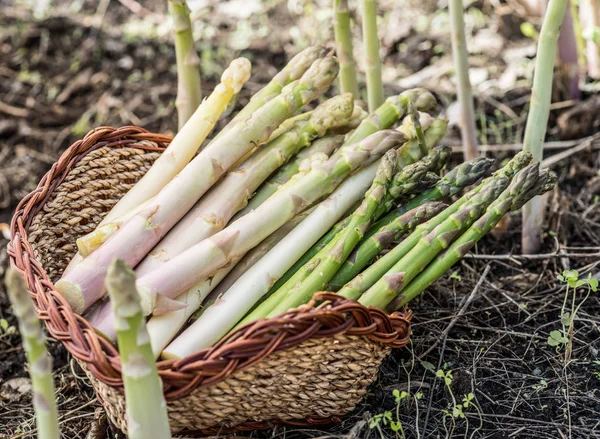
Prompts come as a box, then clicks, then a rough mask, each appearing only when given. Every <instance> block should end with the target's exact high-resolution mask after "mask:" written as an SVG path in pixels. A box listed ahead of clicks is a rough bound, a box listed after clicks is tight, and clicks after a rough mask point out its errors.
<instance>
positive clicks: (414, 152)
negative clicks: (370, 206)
mask: <svg viewBox="0 0 600 439" xmlns="http://www.w3.org/2000/svg"><path fill="white" fill-rule="evenodd" d="M446 126H447V121H445V120H441V119H435V120H433V122H432V123H431V126H430V127H429V129H428V130H427V131H426V132H425V142H426V145H427V146H428V147H429V148H433V147H434V146H435V145H436V144H437V143H438V142H439V141H440V140H441V138H442V137H443V136H444V133H445V132H446ZM402 149H403V152H404V154H402V155H401V157H402V158H403V162H402V163H400V166H399V167H403V166H404V165H406V164H408V163H411V162H412V161H414V160H418V159H420V158H421V157H422V155H423V153H424V152H423V149H422V148H421V147H420V146H419V142H418V140H417V139H411V140H410V141H409V142H408V143H407V144H406V145H404V146H403V147H402ZM345 221H346V220H344V221H340V222H339V223H338V224H336V225H335V226H333V227H332V228H331V229H330V230H329V231H328V232H327V233H326V234H325V235H324V236H322V237H321V239H320V240H319V241H318V242H317V243H315V244H314V245H313V246H312V247H311V248H310V249H308V251H306V253H304V255H302V256H301V257H300V258H298V260H297V261H296V262H295V263H294V264H293V265H292V266H291V267H290V268H289V270H288V271H287V272H286V273H285V274H284V275H283V276H281V277H280V278H279V280H277V282H275V284H274V285H273V286H272V288H271V289H270V290H269V292H268V293H267V295H268V296H270V295H271V294H272V293H274V292H275V291H277V290H278V289H279V288H281V286H282V285H283V284H285V283H286V282H287V281H288V280H289V279H290V278H291V277H292V276H293V275H294V274H295V273H296V272H297V271H298V270H299V269H300V268H301V267H302V266H303V265H304V264H306V263H307V262H308V261H310V260H311V259H312V258H313V257H314V256H315V255H316V254H317V253H318V252H320V251H321V250H322V249H323V247H325V246H326V245H327V244H328V243H329V242H330V241H331V240H332V239H333V238H334V237H335V236H336V235H337V234H338V233H339V232H340V230H342V227H343V225H344V224H345ZM388 222H389V221H388Z"/></svg>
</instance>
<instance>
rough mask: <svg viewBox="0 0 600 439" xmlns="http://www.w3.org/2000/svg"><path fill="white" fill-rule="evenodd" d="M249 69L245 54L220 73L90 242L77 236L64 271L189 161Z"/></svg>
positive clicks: (242, 82)
mask: <svg viewBox="0 0 600 439" xmlns="http://www.w3.org/2000/svg"><path fill="white" fill-rule="evenodd" d="M250 70H251V66H250V61H248V60H247V59H246V58H237V59H235V60H233V61H232V62H231V64H230V65H229V67H228V68H227V69H225V71H224V72H223V75H222V76H221V83H220V84H219V85H218V86H217V87H215V89H214V90H213V92H212V93H211V95H210V96H209V97H208V98H206V99H205V100H204V101H203V102H202V104H200V106H199V107H198V108H197V109H196V111H195V112H194V113H193V114H192V116H191V118H190V119H189V120H188V122H187V123H186V124H185V125H184V126H183V127H182V128H181V130H180V131H179V133H177V135H176V136H175V138H174V139H173V141H172V142H171V143H170V144H169V146H168V147H167V149H166V150H165V151H164V152H163V153H162V154H161V156H160V157H159V158H158V159H157V160H156V161H155V162H154V164H153V165H152V167H151V168H150V169H149V170H148V172H146V174H145V175H144V176H143V177H142V179H141V180H140V181H139V182H138V183H137V184H136V185H135V186H133V187H132V188H131V189H130V190H129V192H127V193H126V194H125V195H124V196H123V198H121V199H120V200H119V202H118V203H117V204H115V206H114V207H113V208H112V209H111V211H110V212H109V213H108V214H107V215H106V217H104V219H103V220H102V222H101V223H100V224H99V225H98V228H96V231H98V232H97V233H96V232H92V233H91V234H88V235H87V239H89V241H90V243H89V244H86V241H85V239H84V241H83V242H82V243H81V245H80V242H79V241H80V240H78V243H77V245H78V248H79V251H80V253H81V255H79V256H76V257H74V258H73V259H72V260H71V262H70V264H69V266H68V267H67V269H66V270H65V273H67V272H68V271H70V270H71V269H72V268H73V267H74V266H75V265H77V264H78V263H79V262H81V260H82V259H83V258H82V256H84V257H85V256H87V255H88V254H89V253H90V252H91V251H92V250H94V249H95V248H97V247H98V246H99V245H100V244H102V243H103V242H105V241H106V240H107V239H108V238H109V237H110V236H111V235H112V233H114V231H115V230H116V229H118V227H119V226H120V223H122V221H121V222H119V221H118V219H119V217H121V216H123V215H127V214H128V213H129V212H131V211H132V210H134V209H135V208H137V207H139V206H140V205H142V204H143V203H144V202H146V201H148V200H149V199H150V198H152V197H153V196H155V195H156V194H157V193H158V192H159V191H160V190H161V189H162V188H163V187H164V186H165V185H166V184H167V183H168V182H169V181H171V180H172V179H173V177H175V175H177V174H178V173H179V172H180V171H181V170H182V169H183V168H184V167H185V166H186V165H187V164H188V163H189V162H190V160H191V159H192V158H193V157H194V154H196V151H198V148H199V147H200V145H202V142H203V141H204V140H205V139H206V136H208V134H209V133H210V131H211V130H212V129H213V127H214V126H215V123H216V122H217V120H219V116H220V115H221V113H223V111H224V110H225V108H227V104H228V103H229V101H231V98H232V97H233V96H234V95H235V94H237V93H239V91H240V89H241V88H242V86H243V85H244V84H245V83H246V81H248V79H249V78H250ZM113 220H117V221H116V224H111V223H112V222H113ZM104 225H106V226H105V227H104V228H103V227H102V226H104ZM111 232H112V233H111ZM90 235H91V236H90Z"/></svg>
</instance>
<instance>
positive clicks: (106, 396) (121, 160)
mask: <svg viewBox="0 0 600 439" xmlns="http://www.w3.org/2000/svg"><path fill="white" fill-rule="evenodd" d="M170 140H171V139H170V138H169V137H167V136H162V135H157V134H151V133H148V132H147V131H145V130H143V129H141V128H137V127H123V128H119V129H114V128H106V127H103V128H98V129H96V130H94V131H92V132H90V133H89V134H88V135H86V136H85V138H84V139H83V140H81V141H78V142H76V143H75V144H73V145H72V146H71V147H70V148H69V149H68V150H67V151H66V152H65V153H64V154H63V155H62V156H61V158H60V159H59V161H58V162H57V163H56V164H54V166H52V168H51V169H50V171H49V172H48V173H47V174H46V175H45V176H44V178H43V179H42V180H41V182H40V184H39V186H38V188H37V189H36V190H35V191H33V192H32V193H31V194H29V195H28V196H27V197H25V199H23V200H22V201H21V203H20V204H19V206H18V208H17V211H16V213H15V216H14V218H13V221H12V237H13V238H12V241H11V242H10V244H9V247H8V251H9V255H10V258H11V262H12V264H13V266H14V267H15V268H16V269H17V270H19V271H20V272H23V273H24V274H25V277H26V281H27V285H28V288H29V290H30V291H31V294H32V296H33V298H34V301H35V305H36V308H37V311H38V314H39V316H40V318H41V319H42V320H43V321H44V322H45V324H46V327H47V329H48V331H49V333H50V334H51V336H52V337H54V338H55V339H57V340H60V341H61V342H62V343H63V344H64V345H65V347H66V349H67V350H68V351H69V352H70V353H71V355H72V356H73V357H74V358H75V359H76V360H77V361H78V362H79V364H80V365H81V366H82V368H83V369H84V370H85V372H86V374H87V375H88V377H89V378H90V380H91V382H92V384H93V386H94V389H95V390H96V393H97V395H98V398H99V400H100V402H101V403H102V405H103V406H104V407H105V409H106V411H107V413H108V416H109V417H110V419H111V420H112V422H113V423H114V424H115V425H117V426H118V427H119V428H120V429H122V430H123V431H125V430H126V420H125V404H124V398H123V389H122V381H121V374H120V368H121V365H120V359H119V355H118V352H117V350H116V349H115V347H114V346H112V345H111V344H110V343H109V342H107V341H106V340H104V339H103V338H101V337H99V336H98V335H96V333H95V332H94V331H93V329H92V328H91V327H90V325H89V324H88V323H87V322H86V321H85V320H84V319H83V318H82V317H80V316H78V315H76V314H74V313H73V312H72V310H71V308H70V307H69V305H68V304H67V303H66V302H65V301H64V300H63V299H62V297H61V296H60V295H59V294H58V293H57V292H56V291H55V289H54V284H53V282H55V281H56V280H57V279H58V278H59V277H60V275H61V273H62V271H63V270H64V268H65V267H66V265H67V263H68V262H69V259H70V258H71V257H72V256H73V254H74V253H75V251H76V246H75V240H76V239H77V238H78V237H79V236H81V235H83V234H86V233H88V232H90V231H92V230H93V229H94V228H95V226H96V225H97V224H98V223H99V222H100V220H101V219H102V217H103V215H105V214H106V213H107V212H108V211H109V210H110V209H111V207H112V206H113V205H114V204H115V202H116V201H117V200H118V199H119V197H120V196H122V195H123V194H124V193H125V192H126V191H127V190H129V188H130V187H131V186H132V185H133V184H135V182H136V181H137V180H138V179H139V178H140V177H141V176H142V175H143V174H144V172H145V171H146V170H147V169H148V168H149V167H150V166H151V164H152V163H153V161H154V160H155V159H156V158H157V157H158V155H159V154H160V151H161V150H162V149H163V148H164V147H165V146H166V144H168V142H169V141H170ZM324 299H327V301H328V304H327V305H326V306H323V305H321V306H316V303H321V301H323V300H324ZM409 320H410V312H408V311H406V312H403V313H395V314H393V315H391V316H388V315H387V314H385V313H383V312H382V311H379V310H376V309H367V308H365V307H363V306H362V305H359V304H358V303H357V302H354V301H351V300H347V299H343V298H340V297H339V296H337V295H335V294H331V293H318V294H316V295H315V297H314V298H313V301H312V302H311V303H310V304H308V305H306V306H303V307H301V308H299V309H297V310H294V311H292V312H288V313H287V314H285V315H283V316H281V317H279V318H277V319H267V320H261V321H258V322H256V323H254V324H250V325H248V326H245V327H243V328H241V329H239V330H237V331H235V332H234V333H232V334H231V335H229V336H228V337H227V339H225V340H222V341H221V342H219V344H217V345H216V346H214V347H213V348H210V349H206V350H203V351H202V352H199V353H197V354H195V355H193V356H190V357H187V358H184V359H182V360H178V361H162V362H159V363H158V369H159V373H160V375H161V377H162V379H163V384H164V391H165V396H166V398H167V401H168V405H169V416H170V420H171V426H172V429H173V431H174V432H178V433H192V432H193V433H210V432H214V431H224V430H248V429H258V428H265V427H269V426H271V425H273V424H287V425H315V424H327V423H332V422H336V421H338V420H339V417H340V416H342V415H344V414H346V413H348V412H349V411H351V410H352V409H353V408H354V407H355V406H356V404H357V403H358V402H359V401H360V399H361V398H362V397H363V396H364V395H365V393H366V391H367V387H368V386H369V384H370V383H372V382H373V380H374V379H375V378H376V376H377V372H378V369H379V366H380V364H381V362H382V360H383V359H384V358H385V357H386V356H387V355H388V354H389V352H390V349H391V348H396V347H402V346H405V345H406V343H407V342H408V336H409Z"/></svg>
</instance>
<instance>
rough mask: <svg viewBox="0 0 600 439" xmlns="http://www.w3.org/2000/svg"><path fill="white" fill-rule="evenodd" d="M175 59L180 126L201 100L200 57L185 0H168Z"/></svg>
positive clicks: (178, 120) (176, 104)
mask: <svg viewBox="0 0 600 439" xmlns="http://www.w3.org/2000/svg"><path fill="white" fill-rule="evenodd" d="M169 12H170V14H171V19H172V20H173V31H174V32H175V55H176V59H177V99H176V100H175V106H176V107H177V124H178V126H179V129H181V128H182V127H183V126H184V125H185V123H186V122H187V121H188V119H189V118H190V117H191V116H192V114H194V112H195V111H196V108H198V106H199V105H200V102H202V89H201V88H200V70H199V66H200V58H198V53H197V52H196V47H195V46H194V35H193V32H192V22H191V20H190V10H189V8H188V6H187V3H186V1H185V0H169Z"/></svg>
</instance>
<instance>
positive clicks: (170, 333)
mask: <svg viewBox="0 0 600 439" xmlns="http://www.w3.org/2000/svg"><path fill="white" fill-rule="evenodd" d="M304 217H305V216H304V214H300V215H297V216H296V217H294V218H293V219H292V220H291V221H289V222H287V223H286V224H285V225H284V226H282V227H281V228H280V229H279V230H277V231H276V232H275V233H273V234H272V235H271V236H269V237H268V238H267V239H265V240H264V241H263V242H261V243H260V244H259V245H258V246H257V247H255V248H253V249H252V250H251V251H249V252H248V253H247V254H246V255H245V256H244V257H243V258H238V259H237V260H234V261H233V262H232V263H231V264H230V265H228V266H227V267H223V268H221V269H219V270H217V272H216V273H215V274H214V275H213V276H211V277H210V278H208V279H206V280H204V281H202V282H199V283H198V284H196V285H194V287H192V288H190V289H189V290H188V291H186V292H185V293H183V294H180V295H179V296H177V299H176V300H177V301H178V302H181V303H185V304H186V307H185V308H183V309H179V310H176V311H172V312H168V313H166V314H163V315H160V316H153V317H152V318H151V319H150V320H149V321H148V334H149V335H150V342H151V343H152V350H153V352H154V356H155V357H156V358H158V357H159V356H160V353H161V352H162V350H163V349H164V348H165V347H166V346H167V345H168V344H169V343H170V342H171V340H173V338H175V336H176V335H177V333H178V332H179V330H180V329H181V328H182V327H183V326H184V325H185V323H186V322H187V321H188V320H189V319H190V318H191V317H192V316H193V315H194V314H195V313H196V312H197V311H198V310H199V309H200V308H201V307H202V305H203V304H204V306H205V307H206V306H207V304H209V303H211V299H210V297H215V300H218V297H219V295H220V294H222V293H224V292H225V291H227V290H228V289H229V287H231V285H233V284H234V283H235V281H236V280H237V279H238V278H239V277H240V276H242V275H243V274H244V273H245V272H246V271H248V269H249V268H250V267H251V266H252V265H254V263H255V262H257V261H258V260H259V259H260V258H261V257H262V256H264V255H265V254H266V253H267V252H268V251H269V250H270V249H271V248H273V246H275V245H276V244H277V242H279V241H281V240H282V239H283V238H284V237H285V236H286V235H287V234H288V233H289V232H290V231H291V230H292V229H293V228H294V226H296V225H298V223H299V222H300V221H301V220H302V219H303V218H304ZM209 295H210V297H209ZM213 302H214V300H213Z"/></svg>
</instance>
